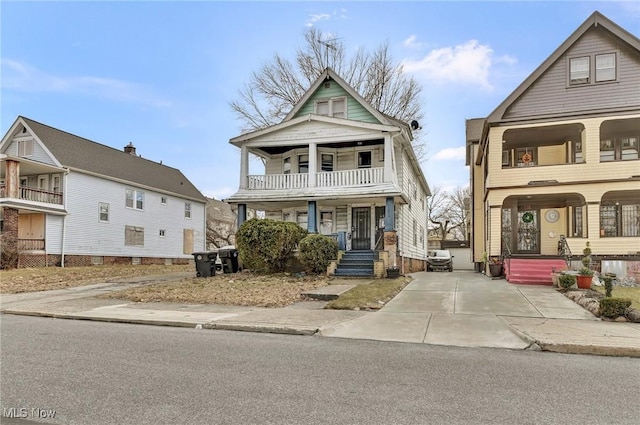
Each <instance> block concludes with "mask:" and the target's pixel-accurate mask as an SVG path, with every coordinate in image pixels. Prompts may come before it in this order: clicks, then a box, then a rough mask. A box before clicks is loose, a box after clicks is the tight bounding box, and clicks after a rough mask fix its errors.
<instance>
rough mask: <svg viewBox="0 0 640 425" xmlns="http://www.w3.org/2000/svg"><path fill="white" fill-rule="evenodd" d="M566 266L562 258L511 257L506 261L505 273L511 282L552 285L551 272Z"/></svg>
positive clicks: (563, 268)
mask: <svg viewBox="0 0 640 425" xmlns="http://www.w3.org/2000/svg"><path fill="white" fill-rule="evenodd" d="M566 268H567V263H566V262H565V261H564V260H563V259H562V258H557V259H556V258H510V259H508V260H507V261H506V262H505V275H506V277H507V281H508V282H510V283H526V284H538V285H551V284H552V283H553V282H552V280H551V272H552V271H553V270H554V269H555V270H566Z"/></svg>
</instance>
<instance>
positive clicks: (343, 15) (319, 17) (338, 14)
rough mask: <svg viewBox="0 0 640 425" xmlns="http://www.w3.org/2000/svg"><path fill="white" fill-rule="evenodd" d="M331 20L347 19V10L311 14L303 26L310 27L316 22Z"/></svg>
mask: <svg viewBox="0 0 640 425" xmlns="http://www.w3.org/2000/svg"><path fill="white" fill-rule="evenodd" d="M331 18H340V19H347V9H345V8H342V9H339V10H335V11H333V13H313V14H311V15H310V16H309V20H308V21H307V23H306V24H305V25H306V26H308V27H312V26H313V25H314V24H315V23H316V22H320V21H328V20H329V19H331Z"/></svg>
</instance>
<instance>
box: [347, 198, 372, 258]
mask: <svg viewBox="0 0 640 425" xmlns="http://www.w3.org/2000/svg"><path fill="white" fill-rule="evenodd" d="M351 249H352V250H354V251H355V250H366V249H371V209H370V208H369V207H364V208H353V209H352V210H351Z"/></svg>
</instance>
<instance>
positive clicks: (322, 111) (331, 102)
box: [316, 97, 347, 118]
mask: <svg viewBox="0 0 640 425" xmlns="http://www.w3.org/2000/svg"><path fill="white" fill-rule="evenodd" d="M316 114H318V115H325V116H328V117H335V118H346V117H347V99H346V98H344V97H334V98H331V99H322V100H318V101H316Z"/></svg>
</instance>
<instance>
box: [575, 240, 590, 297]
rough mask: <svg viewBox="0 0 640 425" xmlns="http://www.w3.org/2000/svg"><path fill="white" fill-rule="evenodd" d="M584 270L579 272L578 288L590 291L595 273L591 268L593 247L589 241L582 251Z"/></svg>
mask: <svg viewBox="0 0 640 425" xmlns="http://www.w3.org/2000/svg"><path fill="white" fill-rule="evenodd" d="M582 254H583V257H582V260H581V261H582V268H581V269H580V270H579V271H578V288H580V289H590V288H591V281H592V280H593V271H592V270H591V269H590V268H589V266H590V265H591V247H590V246H589V241H587V244H586V246H585V247H584V249H583V250H582Z"/></svg>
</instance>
